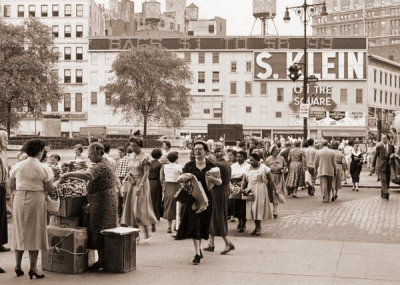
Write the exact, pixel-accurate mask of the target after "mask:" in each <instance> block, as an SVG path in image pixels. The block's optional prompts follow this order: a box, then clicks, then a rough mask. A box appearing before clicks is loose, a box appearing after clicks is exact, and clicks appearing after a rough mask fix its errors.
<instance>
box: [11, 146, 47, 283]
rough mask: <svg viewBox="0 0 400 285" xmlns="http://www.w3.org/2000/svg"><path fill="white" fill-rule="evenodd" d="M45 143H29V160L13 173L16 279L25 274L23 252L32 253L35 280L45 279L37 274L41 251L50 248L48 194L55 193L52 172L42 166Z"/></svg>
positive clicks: (31, 263) (31, 273) (26, 149)
mask: <svg viewBox="0 0 400 285" xmlns="http://www.w3.org/2000/svg"><path fill="white" fill-rule="evenodd" d="M44 147H45V143H44V141H42V140H38V139H36V140H30V141H28V142H27V143H26V144H25V145H24V147H23V149H24V151H25V152H26V154H27V155H28V158H27V159H26V160H23V161H20V162H18V163H17V164H16V165H14V167H13V168H12V169H11V172H10V181H9V183H10V189H11V190H16V191H15V196H14V201H13V239H12V244H11V245H12V248H13V249H14V250H15V259H16V263H17V264H16V267H15V273H16V274H17V276H18V277H19V276H22V275H24V271H22V268H21V261H22V256H23V254H24V251H25V250H27V251H29V261H30V270H29V276H30V278H31V279H32V277H33V276H35V277H36V278H37V279H40V278H44V277H45V276H44V275H43V274H39V273H38V271H37V266H36V265H37V258H38V254H39V250H43V249H47V248H48V240H47V228H46V224H47V204H46V193H45V192H52V191H54V190H55V188H54V185H53V184H52V182H51V179H52V178H53V177H52V175H51V174H52V172H51V171H47V170H46V168H45V165H44V164H43V163H40V160H41V159H42V157H43V153H44V152H45V149H44Z"/></svg>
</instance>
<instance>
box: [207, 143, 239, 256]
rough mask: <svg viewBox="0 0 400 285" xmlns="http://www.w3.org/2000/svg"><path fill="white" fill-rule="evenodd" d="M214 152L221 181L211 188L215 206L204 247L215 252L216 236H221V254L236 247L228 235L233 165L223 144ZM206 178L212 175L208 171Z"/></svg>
mask: <svg viewBox="0 0 400 285" xmlns="http://www.w3.org/2000/svg"><path fill="white" fill-rule="evenodd" d="M214 154H215V158H216V165H217V167H218V168H219V170H220V173H221V183H216V184H217V185H215V186H214V187H213V188H212V189H209V190H210V191H211V197H212V202H211V204H212V205H213V207H212V211H211V223H210V239H209V240H208V246H207V247H206V248H204V250H205V251H211V252H213V251H214V249H215V244H214V237H216V236H220V237H222V239H223V240H224V242H225V249H224V250H223V251H221V254H227V253H228V252H230V251H231V250H234V249H235V246H234V245H233V243H232V242H231V241H230V240H229V239H228V237H227V236H228V220H227V216H228V201H229V192H230V182H231V167H230V166H229V164H228V162H227V161H226V160H225V159H224V156H225V152H224V149H223V146H218V147H216V148H215V149H214ZM206 179H207V180H208V179H210V175H208V173H207V177H206ZM218 184H220V185H218Z"/></svg>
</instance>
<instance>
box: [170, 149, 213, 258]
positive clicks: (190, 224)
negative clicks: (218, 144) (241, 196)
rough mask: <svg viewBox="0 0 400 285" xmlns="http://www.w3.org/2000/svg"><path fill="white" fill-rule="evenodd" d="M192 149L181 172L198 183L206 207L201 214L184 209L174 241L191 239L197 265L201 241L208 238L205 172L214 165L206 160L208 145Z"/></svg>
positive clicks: (209, 198) (211, 178)
mask: <svg viewBox="0 0 400 285" xmlns="http://www.w3.org/2000/svg"><path fill="white" fill-rule="evenodd" d="M193 148H194V156H195V159H194V160H193V161H189V162H188V163H186V165H185V167H184V168H183V172H184V173H190V174H192V175H194V176H195V177H196V179H197V181H198V182H200V185H201V186H202V188H203V189H204V191H205V194H206V196H207V199H208V207H207V209H205V210H204V211H201V212H196V211H194V210H193V209H192V208H188V207H184V210H183V217H182V222H181V224H180V226H179V229H178V233H177V235H176V239H178V240H180V239H187V238H191V239H193V244H194V249H195V256H194V259H193V264H194V265H196V264H199V263H200V259H201V258H203V254H202V252H201V249H200V247H201V240H202V239H205V240H208V237H209V229H210V219H211V209H212V204H211V201H212V198H211V193H210V191H209V190H208V188H207V183H206V172H207V171H209V170H210V169H211V168H213V167H215V165H214V164H213V163H211V162H210V161H209V160H207V159H206V153H207V152H208V145H207V143H206V142H204V141H196V142H195V143H194V146H193ZM209 181H215V182H216V183H218V179H215V178H213V177H210V178H209Z"/></svg>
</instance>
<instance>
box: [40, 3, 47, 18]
mask: <svg viewBox="0 0 400 285" xmlns="http://www.w3.org/2000/svg"><path fill="white" fill-rule="evenodd" d="M41 11H42V17H47V16H48V15H49V6H47V5H42V9H41Z"/></svg>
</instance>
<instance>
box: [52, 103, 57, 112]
mask: <svg viewBox="0 0 400 285" xmlns="http://www.w3.org/2000/svg"><path fill="white" fill-rule="evenodd" d="M50 107H51V111H52V112H58V102H53V103H51V104H50Z"/></svg>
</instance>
